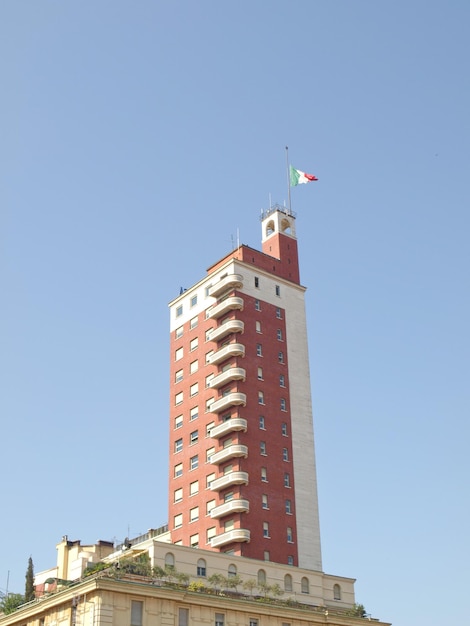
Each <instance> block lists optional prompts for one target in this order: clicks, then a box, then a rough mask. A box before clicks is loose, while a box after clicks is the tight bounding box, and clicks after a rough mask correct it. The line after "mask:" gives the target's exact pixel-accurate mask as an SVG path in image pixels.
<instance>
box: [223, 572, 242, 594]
mask: <svg viewBox="0 0 470 626" xmlns="http://www.w3.org/2000/svg"><path fill="white" fill-rule="evenodd" d="M241 584H242V579H241V578H240V576H239V575H238V574H235V576H229V577H228V578H226V579H225V585H226V587H227V589H235V591H237V587H239V586H240V585H241Z"/></svg>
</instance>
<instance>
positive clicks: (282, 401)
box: [281, 398, 287, 411]
mask: <svg viewBox="0 0 470 626" xmlns="http://www.w3.org/2000/svg"><path fill="white" fill-rule="evenodd" d="M286 406H287V405H286V399H285V398H281V411H287V409H286Z"/></svg>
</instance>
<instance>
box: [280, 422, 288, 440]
mask: <svg viewBox="0 0 470 626" xmlns="http://www.w3.org/2000/svg"><path fill="white" fill-rule="evenodd" d="M281 433H282V434H283V435H284V437H287V424H286V423H285V422H282V424H281Z"/></svg>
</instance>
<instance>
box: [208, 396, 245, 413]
mask: <svg viewBox="0 0 470 626" xmlns="http://www.w3.org/2000/svg"><path fill="white" fill-rule="evenodd" d="M240 404H241V405H243V406H245V405H246V393H241V392H240V391H233V392H232V393H228V394H227V395H226V396H222V398H219V399H218V400H216V401H215V402H213V403H212V404H211V408H210V412H211V413H220V412H221V411H225V409H228V408H230V407H231V406H236V405H240Z"/></svg>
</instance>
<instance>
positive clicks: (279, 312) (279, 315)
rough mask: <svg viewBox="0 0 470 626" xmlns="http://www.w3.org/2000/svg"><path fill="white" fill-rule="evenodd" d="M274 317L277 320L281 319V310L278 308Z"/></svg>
mask: <svg viewBox="0 0 470 626" xmlns="http://www.w3.org/2000/svg"><path fill="white" fill-rule="evenodd" d="M276 317H277V319H278V320H281V319H282V313H281V309H280V308H279V307H277V308H276Z"/></svg>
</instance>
